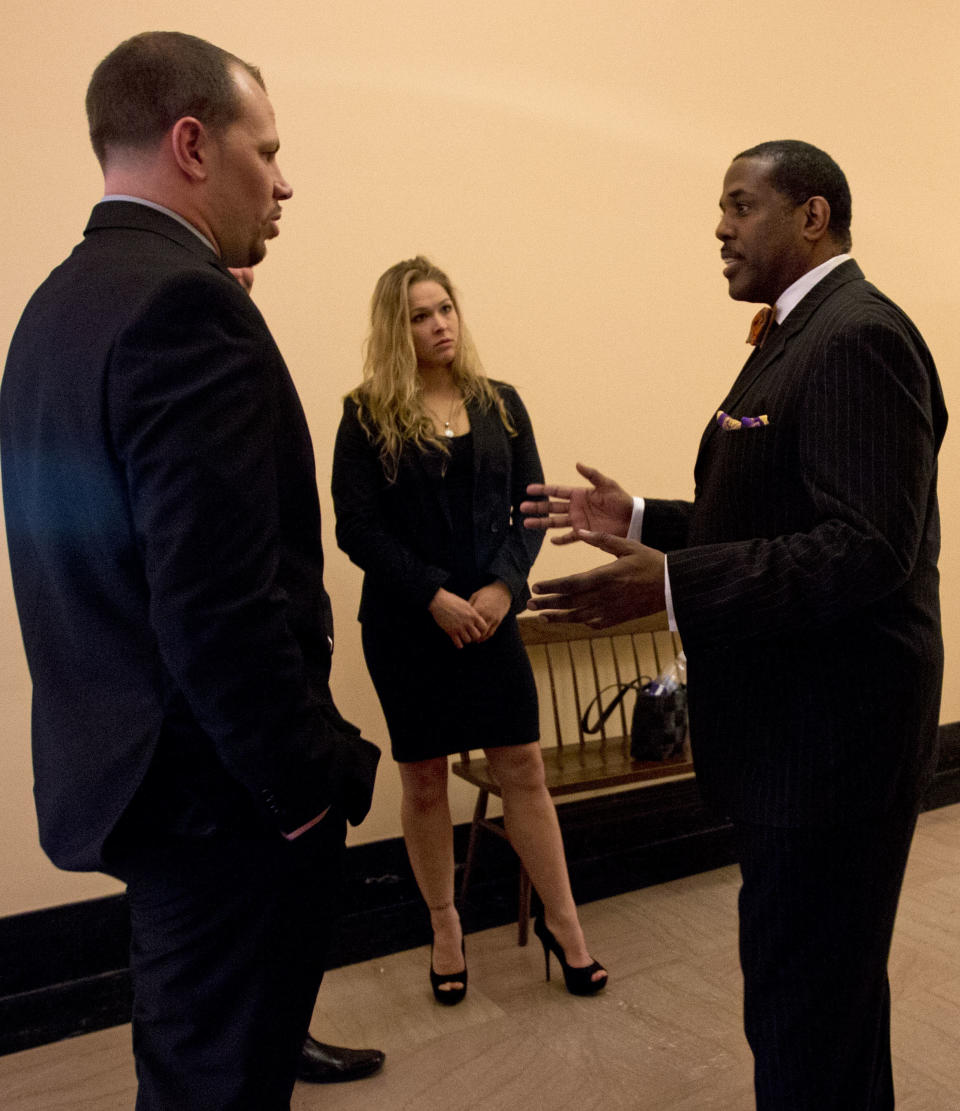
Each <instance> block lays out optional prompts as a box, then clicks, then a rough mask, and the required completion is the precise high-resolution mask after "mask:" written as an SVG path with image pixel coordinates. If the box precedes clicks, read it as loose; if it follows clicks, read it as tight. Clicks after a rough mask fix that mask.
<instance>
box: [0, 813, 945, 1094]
mask: <svg viewBox="0 0 960 1111" xmlns="http://www.w3.org/2000/svg"><path fill="white" fill-rule="evenodd" d="M737 887H738V875H737V871H736V869H734V868H723V869H719V870H717V871H714V872H707V873H704V874H701V875H698V876H692V877H689V878H687V879H683V880H677V881H675V882H672V883H667V884H663V885H661V886H659V887H650V888H645V889H643V890H641V891H636V892H631V893H629V894H626V895H620V896H617V897H615V898H612V899H607V900H604V901H601V902H596V903H591V904H589V905H587V906H584V907H583V908H582V917H583V921H584V926H585V929H586V933H587V938H588V940H589V943H590V947H591V949H592V950H593V951H594V952H595V953H596V955H597V956H598V957H600V958H601V959H602V960H603V961H604V962H605V963H606V964H607V965H608V967H609V968H610V971H611V982H610V986H609V988H608V989H607V991H606V992H604V993H603V994H602V995H600V996H598V997H596V998H592V999H578V998H574V997H572V996H569V995H567V994H566V992H565V991H564V990H563V986H562V981H557V980H554V981H552V982H551V983H549V984H547V983H545V982H544V979H543V961H542V952H541V950H540V948H539V945H538V943H537V942H536V941H535V940H534V941H533V943H532V944H531V945H530V946H528V947H527V948H525V949H520V948H518V947H517V945H516V934H515V930H514V928H512V927H502V928H499V929H495V930H488V931H486V932H484V933H479V934H473V935H471V936H470V937H469V939H468V942H467V956H468V960H469V966H470V991H469V994H468V996H467V999H466V1001H465V1002H464V1003H463V1004H461V1005H460V1006H458V1007H454V1008H449V1009H447V1008H441V1007H438V1006H436V1004H434V1003H433V1001H432V999H431V996H430V990H429V985H428V983H427V962H428V959H429V957H428V950H427V949H426V948H421V949H416V950H411V951H408V952H403V953H397V954H395V955H393V956H391V957H387V958H383V959H379V960H374V961H368V962H366V963H363V964H357V965H352V966H350V967H348V968H341V969H337V970H335V971H334V972H331V973H330V974H329V975H328V976H327V979H326V981H325V982H324V986H323V989H322V990H321V993H320V1000H319V1003H318V1006H317V1011H316V1014H315V1016H314V1022H313V1026H312V1030H313V1033H314V1034H315V1036H317V1037H319V1038H320V1039H321V1040H325V1041H330V1042H334V1043H337V1044H341V1045H353V1046H360V1045H375V1046H379V1047H381V1048H382V1049H384V1050H385V1051H386V1053H387V1063H386V1065H385V1067H384V1070H383V1072H382V1073H381V1074H380V1075H378V1076H375V1077H371V1078H369V1079H367V1080H362V1081H359V1082H356V1083H353V1084H339V1085H323V1086H311V1085H306V1084H298V1085H297V1088H296V1091H295V1093H294V1098H293V1103H292V1108H293V1111H313V1109H318V1111H319V1109H323V1111H371V1109H376V1111H408V1109H409V1111H468V1109H469V1111H473V1109H476V1108H481V1109H483V1111H594V1109H596V1111H600V1109H601V1108H602V1109H603V1111H626V1109H630V1111H645V1109H656V1111H708V1109H716V1111H741V1109H743V1111H747V1109H749V1108H751V1107H752V1106H753V1099H752V1086H751V1057H750V1052H749V1049H748V1048H747V1045H746V1042H745V1041H744V1038H743V1035H742V1032H741V1028H740V973H739V968H738V965H737V958H736V910H735V906H736V894H737ZM554 970H555V972H556V966H555V965H554ZM890 970H891V985H892V990H893V999H894V1011H893V1021H894V1029H893V1043H894V1057H895V1060H894V1068H895V1076H896V1083H897V1093H898V1099H897V1107H898V1108H899V1109H901V1111H955V1109H957V1108H960V804H958V805H956V806H950V807H945V808H943V809H941V810H935V811H931V812H929V813H927V814H924V815H923V816H922V817H921V819H920V826H919V830H918V833H917V837H916V840H915V842H914V846H913V852H912V855H911V859H910V865H909V868H908V871H907V879H906V884H905V888H904V897H903V901H902V903H901V909H900V915H899V919H898V923H897V931H896V935H895V938H894V947H893V954H892V957H891V965H890ZM129 1040H130V1030H129V1027H125V1026H124V1027H117V1028H115V1029H112V1030H105V1031H101V1032H99V1033H96V1034H90V1035H86V1036H84V1037H79V1038H73V1039H70V1040H69V1041H65V1042H59V1043H57V1044H55V1045H50V1046H42V1047H39V1048H37V1049H30V1050H27V1051H26V1052H23V1053H17V1054H11V1055H10V1056H7V1057H3V1058H0V1107H2V1108H3V1111H52V1109H54V1108H57V1109H64V1111H115V1109H116V1111H119V1109H129V1108H132V1107H133V1099H134V1090H135V1084H134V1079H133V1066H132V1061H131V1057H130V1048H129Z"/></svg>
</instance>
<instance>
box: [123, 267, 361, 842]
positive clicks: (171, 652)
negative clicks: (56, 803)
mask: <svg viewBox="0 0 960 1111" xmlns="http://www.w3.org/2000/svg"><path fill="white" fill-rule="evenodd" d="M287 382H288V379H287V377H286V369H285V367H283V364H282V360H281V359H280V356H279V353H278V352H277V351H276V347H275V345H274V344H273V341H272V339H271V337H270V335H269V332H268V331H267V329H266V327H265V325H264V324H263V322H262V319H261V318H260V316H259V313H258V312H257V311H256V309H255V307H254V306H253V305H252V304H251V303H250V302H249V299H248V298H247V296H246V294H244V293H243V291H242V290H241V288H240V286H239V285H236V283H234V282H232V281H230V280H228V279H227V278H225V277H224V276H223V275H221V274H220V273H219V272H217V271H216V270H214V269H213V268H211V270H210V273H209V274H208V275H206V274H193V275H191V276H190V277H189V278H184V277H182V276H181V277H179V278H178V279H176V280H171V281H169V282H167V283H166V284H165V285H164V286H163V288H161V289H159V291H156V292H155V293H154V294H153V295H152V297H151V300H150V303H149V304H147V305H145V306H144V307H143V310H142V311H141V312H140V313H139V314H138V316H137V319H136V320H135V322H134V323H132V324H131V325H130V326H129V327H128V328H127V330H126V331H125V332H124V333H123V334H122V335H121V336H120V338H119V340H118V343H117V345H116V347H115V350H114V353H113V358H112V362H111V367H110V391H109V397H110V414H109V420H110V426H111V429H112V434H113V437H114V445H115V449H116V452H117V454H118V456H119V458H120V461H121V464H122V466H123V468H124V470H125V473H126V478H127V488H128V492H129V502H130V514H131V518H132V523H133V528H134V531H135V535H136V538H137V544H138V546H139V549H140V554H141V558H142V563H143V568H144V573H145V577H146V582H147V588H148V590H149V596H150V607H149V613H150V624H151V628H152V629H153V630H154V633H155V636H156V639H157V644H158V649H159V652H160V655H161V657H162V659H163V662H164V665H165V667H166V669H167V670H168V672H169V673H170V675H171V676H172V677H173V680H174V681H175V683H176V684H177V686H178V688H179V689H180V690H181V691H182V692H183V694H184V696H185V697H186V699H187V701H188V703H189V705H190V708H191V711H192V713H193V715H194V717H195V718H196V720H197V722H198V723H199V725H200V726H201V728H202V729H203V730H204V731H205V732H206V733H207V734H208V735H209V736H210V737H211V738H212V739H213V741H214V744H215V746H216V749H217V752H218V755H219V757H220V759H221V761H222V762H223V764H224V765H225V767H226V768H227V769H228V771H230V772H231V773H232V774H233V775H234V776H235V777H236V778H237V779H238V780H240V781H241V782H242V783H244V784H245V785H246V786H247V787H248V789H249V790H250V792H251V794H252V795H253V796H254V798H255V801H256V802H257V803H258V804H259V805H260V807H261V808H262V809H263V810H265V811H266V812H267V814H268V815H269V816H270V817H271V818H272V819H273V820H274V821H275V822H276V824H277V825H279V827H280V829H281V830H283V831H284V832H289V831H291V830H295V829H297V828H299V827H300V826H302V825H303V823H304V822H305V821H307V820H309V819H310V818H311V817H313V816H315V815H316V814H317V813H318V812H319V811H320V810H322V809H323V808H324V807H325V806H327V805H329V804H331V803H333V804H337V805H340V806H341V807H342V808H343V809H344V811H345V812H347V816H348V817H350V818H351V820H359V819H360V818H361V817H362V815H363V813H365V812H366V808H367V807H368V806H369V800H370V793H371V791H372V782H373V768H374V767H375V764H376V756H375V755H374V753H376V752H377V750H376V749H375V748H374V746H372V745H368V742H365V741H361V740H360V738H359V735H358V732H357V730H356V729H354V728H353V727H352V726H350V725H349V724H348V723H346V722H345V721H344V720H343V719H342V718H341V717H340V716H339V714H338V713H337V712H336V709H335V708H334V706H333V703H332V700H331V699H329V692H327V696H326V697H321V696H320V692H317V691H316V690H314V689H311V680H310V677H309V675H308V672H307V668H306V666H305V662H304V659H303V655H302V652H301V649H300V645H299V641H298V639H297V636H296V635H295V633H294V631H293V629H292V628H291V622H290V608H289V604H288V598H287V596H286V594H285V591H284V589H283V588H282V587H281V585H280V583H279V581H278V571H279V570H280V567H279V565H280V560H281V558H282V550H281V543H280V540H279V537H280V533H281V519H280V516H281V508H280V491H279V488H278V463H277V445H278V443H279V442H281V438H282V437H285V436H286V437H289V436H291V435H293V434H294V433H293V432H292V430H290V429H287V428H280V427H278V426H277V419H278V404H279V401H278V399H279V390H280V388H281V386H282V385H283V384H285V383H287ZM291 388H292V387H291ZM279 411H285V410H279ZM303 437H304V440H305V442H306V443H307V450H305V451H304V464H305V466H309V467H310V468H311V469H310V471H309V479H308V481H309V482H311V483H312V482H313V481H314V479H313V473H312V452H310V451H309V447H308V445H309V441H308V437H307V436H306V430H305V428H304V430H303ZM307 456H309V457H310V460H309V462H308V461H307V458H306V457H307ZM314 496H315V490H314ZM370 750H373V751H372V752H371V751H370ZM377 755H379V754H378V753H377Z"/></svg>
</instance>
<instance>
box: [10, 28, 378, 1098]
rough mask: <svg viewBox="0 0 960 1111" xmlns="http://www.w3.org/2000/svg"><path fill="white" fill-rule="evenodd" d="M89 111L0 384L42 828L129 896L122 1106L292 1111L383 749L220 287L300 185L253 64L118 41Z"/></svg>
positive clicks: (294, 432) (175, 42)
mask: <svg viewBox="0 0 960 1111" xmlns="http://www.w3.org/2000/svg"><path fill="white" fill-rule="evenodd" d="M87 112H88V117H89V121H90V132H91V138H92V141H93V146H94V150H95V152H96V154H97V157H98V159H99V160H100V163H101V165H102V167H103V171H104V178H105V185H106V194H107V196H106V197H105V198H104V200H103V201H102V202H101V203H100V204H98V205H97V206H96V207H95V208H94V211H93V215H92V216H91V219H90V222H89V224H88V226H87V228H86V232H85V240H84V242H82V243H81V244H80V245H79V246H77V247H76V248H75V250H74V251H73V253H72V254H71V255H70V257H69V258H68V259H67V260H66V261H65V262H64V263H63V264H62V265H61V266H59V267H58V268H57V269H56V270H54V271H53V273H52V274H51V275H50V277H49V278H48V279H47V280H46V281H45V282H44V283H43V285H42V286H41V287H40V288H39V289H38V290H37V292H36V293H35V294H34V296H33V298H32V299H31V301H30V303H29V305H28V306H27V308H26V309H25V311H24V314H23V317H22V318H21V321H20V324H19V326H18V328H17V331H16V333H15V335H14V338H13V341H12V343H11V346H10V351H9V357H8V361H7V366H6V372H5V375H4V379H3V386H2V393H0V444H2V452H3V455H2V462H3V494H4V505H5V511H6V520H7V535H8V543H9V548H10V559H11V565H12V570H13V581H14V590H15V593H16V599H17V606H18V612H19V616H20V622H21V628H22V632H23V638H24V644H25V647H26V652H27V659H28V662H29V665H30V672H31V676H32V679H33V688H34V691H33V751H34V768H35V777H36V786H35V794H36V802H37V813H38V818H39V826H40V837H41V842H42V844H43V847H44V849H45V850H46V852H47V853H48V854H49V856H50V857H51V859H52V860H53V861H54V862H55V863H56V864H58V865H59V866H60V867H63V868H68V869H78V870H87V869H91V870H101V871H105V872H108V873H110V874H112V875H115V876H118V877H119V878H121V879H123V880H124V881H125V882H126V883H127V891H128V899H129V905H130V912H131V923H132V946H131V972H132V977H133V986H134V1010H133V1041H134V1053H135V1058H136V1064H137V1073H138V1079H139V1093H138V1099H137V1106H138V1108H140V1109H141V1111H148V1109H161V1108H162V1109H164V1111H169V1109H171V1108H176V1109H177V1111H192V1109H197V1111H200V1109H202V1111H213V1109H217V1108H224V1109H226V1108H232V1109H239V1108H244V1109H249V1111H254V1109H255V1111H279V1109H283V1108H287V1107H288V1106H289V1099H290V1091H291V1089H292V1086H293V1082H294V1076H295V1072H296V1069H297V1061H298V1054H299V1053H300V1051H301V1049H302V1046H303V1043H304V1037H305V1035H306V1033H307V1024H308V1022H309V1019H310V1014H311V1011H312V1007H313V1003H314V998H315V995H316V991H317V988H318V986H319V984H320V980H321V978H322V975H323V968H324V960H325V953H326V947H327V937H328V934H329V931H330V926H331V922H332V919H333V911H334V905H335V903H336V898H337V890H338V873H339V869H340V866H341V861H342V854H343V842H344V829H345V821H346V820H350V821H351V822H354V823H356V822H359V821H360V820H362V818H363V817H364V815H365V814H366V812H367V809H368V807H369V804H370V797H371V792H372V788H373V778H374V772H375V768H376V762H377V759H378V757H379V752H378V751H377V749H376V748H375V747H374V746H373V745H370V744H369V743H368V742H366V741H364V740H362V739H361V737H360V736H359V733H358V731H357V730H356V728H355V727H353V726H352V725H350V724H349V723H348V722H346V721H345V720H344V719H343V718H342V717H341V716H340V714H339V713H338V712H337V710H336V707H335V706H334V703H333V700H332V698H331V695H330V689H329V683H328V680H329V673H330V651H331V649H330V621H329V600H328V598H327V596H326V593H325V591H324V589H323V578H322V574H323V552H322V548H321V541H320V512H319V502H318V497H317V489H316V481H315V475H314V458H313V450H312V445H311V442H310V436H309V432H308V430H307V424H306V420H305V418H304V414H303V410H302V408H301V406H300V402H299V399H298V397H297V394H296V390H295V388H294V386H293V382H292V381H291V379H290V376H289V373H288V371H287V369H286V366H285V365H284V362H283V359H282V358H281V356H280V353H279V351H278V350H277V348H276V345H275V344H274V342H273V339H272V338H271V336H270V333H269V331H268V330H267V327H266V324H265V323H264V321H263V319H262V317H261V316H260V314H259V313H258V312H257V309H256V307H255V306H254V304H253V302H252V301H251V300H250V298H249V297H248V296H247V294H246V293H245V292H244V291H243V290H242V289H241V288H240V285H239V284H238V283H237V282H236V281H235V280H234V278H233V277H232V276H231V274H230V272H229V270H228V269H227V268H228V267H237V268H242V267H247V266H251V265H254V264H256V263H257V262H259V261H260V260H261V259H262V258H263V256H264V254H265V253H266V241H267V240H268V239H270V238H272V237H274V236H275V235H277V233H278V224H277V221H278V220H279V218H280V212H281V204H282V202H283V201H285V200H287V199H288V198H289V197H290V196H291V194H292V190H291V189H290V186H289V185H288V184H287V182H286V181H285V180H284V178H283V176H282V174H281V173H280V170H279V167H278V165H277V159H276V154H277V148H278V146H279V141H278V138H277V132H276V126H275V123H274V117H273V110H272V108H271V106H270V102H269V100H268V99H267V95H266V92H265V89H264V86H263V82H262V79H261V78H260V75H259V72H258V71H257V70H256V69H255V68H254V67H252V66H249V65H248V64H246V63H244V62H242V61H240V60H239V59H238V58H236V57H234V56H233V55H230V54H227V53H226V52H225V51H222V50H220V49H219V48H217V47H215V46H212V45H211V44H209V43H206V42H204V41H203V40H201V39H196V38H193V37H191V36H187V35H180V34H176V33H167V32H163V33H159V32H158V33H150V34H145V35H138V36H136V37H135V38H133V39H130V40H128V41H127V42H125V43H122V44H121V45H120V46H119V47H117V48H116V49H115V50H114V51H113V52H112V53H111V54H110V55H108V56H107V58H105V59H104V61H103V62H101V63H100V65H99V66H98V67H97V70H96V72H95V73H94V75H93V78H92V80H91V83H90V87H89V89H88V93H87Z"/></svg>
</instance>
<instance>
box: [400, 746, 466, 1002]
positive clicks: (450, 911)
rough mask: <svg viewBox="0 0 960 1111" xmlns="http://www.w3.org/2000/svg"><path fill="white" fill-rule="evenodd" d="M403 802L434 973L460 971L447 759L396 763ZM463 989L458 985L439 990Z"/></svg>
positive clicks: (405, 833)
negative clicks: (427, 923) (430, 929)
mask: <svg viewBox="0 0 960 1111" xmlns="http://www.w3.org/2000/svg"><path fill="white" fill-rule="evenodd" d="M398 767H399V769H400V782H401V785H402V787H403V799H402V802H401V804H400V821H401V825H402V828H403V837H404V841H405V842H406V846H407V855H408V856H409V857H410V865H411V867H412V868H413V874H414V877H415V878H416V881H417V886H418V887H419V888H420V894H421V895H422V896H423V899H424V902H425V903H426V904H427V907H428V909H429V911H430V925H431V926H432V927H433V970H434V972H437V973H439V974H440V975H449V974H450V973H452V972H459V971H460V970H461V969H462V968H463V954H462V950H461V946H462V944H463V933H462V931H461V929H460V915H459V914H458V913H457V908H456V906H454V902H453V876H454V863H453V824H452V822H451V819H450V803H449V801H448V799H447V758H446V757H445V756H440V757H437V758H436V759H433V760H418V761H416V762H414V763H407V764H399V765H398ZM461 987H463V984H462V983H460V982H458V981H453V982H452V983H450V984H447V985H446V986H445V987H444V988H441V990H448V991H452V990H456V989H458V988H461Z"/></svg>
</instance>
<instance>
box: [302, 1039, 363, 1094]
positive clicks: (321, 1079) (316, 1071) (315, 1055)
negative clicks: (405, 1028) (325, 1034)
mask: <svg viewBox="0 0 960 1111" xmlns="http://www.w3.org/2000/svg"><path fill="white" fill-rule="evenodd" d="M383 1062H384V1054H383V1052H382V1051H381V1050H379V1049H344V1048H342V1047H341V1046H339V1045H324V1043H323V1042H318V1041H317V1040H316V1038H311V1037H310V1035H309V1034H307V1040H306V1041H305V1042H304V1043H303V1049H301V1051H300V1061H299V1063H298V1065H297V1079H298V1080H308V1081H309V1082H310V1083H311V1084H337V1083H340V1082H341V1081H344V1080H362V1079H363V1078H364V1077H365V1076H372V1075H373V1074H374V1073H375V1072H377V1071H378V1070H379V1069H380V1068H381V1067H382V1066H383Z"/></svg>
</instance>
